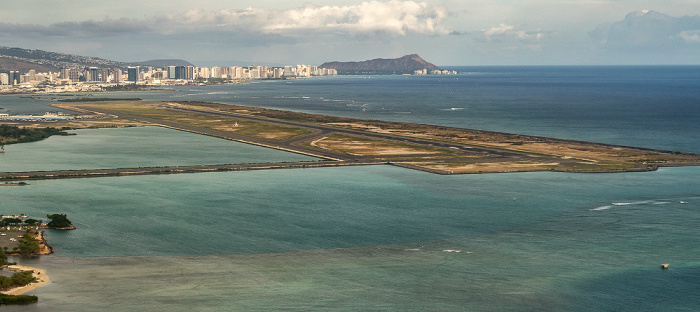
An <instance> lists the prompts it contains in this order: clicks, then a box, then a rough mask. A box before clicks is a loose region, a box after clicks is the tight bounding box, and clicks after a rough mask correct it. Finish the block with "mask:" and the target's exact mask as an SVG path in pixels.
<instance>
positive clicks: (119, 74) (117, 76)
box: [112, 68, 122, 83]
mask: <svg viewBox="0 0 700 312" xmlns="http://www.w3.org/2000/svg"><path fill="white" fill-rule="evenodd" d="M112 76H113V77H114V78H112V81H114V82H115V83H120V82H122V70H121V69H119V68H115V69H114V70H113V71H112Z"/></svg>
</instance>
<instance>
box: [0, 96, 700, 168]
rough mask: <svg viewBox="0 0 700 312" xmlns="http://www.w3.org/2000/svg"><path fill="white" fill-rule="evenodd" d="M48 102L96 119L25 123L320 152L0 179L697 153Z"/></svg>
mask: <svg viewBox="0 0 700 312" xmlns="http://www.w3.org/2000/svg"><path fill="white" fill-rule="evenodd" d="M53 105H54V106H57V107H60V108H63V109H68V110H73V111H76V112H79V113H80V114H87V115H90V116H96V117H94V118H90V119H81V118H76V119H74V120H66V121H52V122H31V123H30V122H19V121H18V122H14V125H19V126H23V127H45V126H47V125H52V126H53V127H57V128H59V127H60V128H63V127H68V128H73V129H76V128H88V127H92V128H94V127H123V126H147V125H150V126H161V127H167V128H172V129H177V130H182V131H188V132H193V133H198V134H203V135H209V136H214V137H219V138H224V139H228V140H234V141H239V142H244V143H248V144H255V145H259V146H264V147H268V148H273V149H279V150H285V151H289V152H294V153H299V154H305V155H310V156H314V157H317V158H321V159H323V160H321V161H316V162H313V161H309V162H301V163H264V164H244V165H209V166H187V167H157V168H123V169H95V170H70V171H42V172H5V173H0V180H4V181H19V180H29V179H56V178H73V177H99V176H111V175H138V174H166V173H168V174H169V173H181V172H208V171H231V170H263V169H276V168H309V167H328V166H357V165H380V164H389V165H394V166H400V167H405V168H410V169H416V170H422V171H426V172H431V173H437V174H465V173H495V172H524V171H562V172H587V173H591V172H628V171H649V170H655V169H657V168H658V167H663V166H697V165H700V155H699V154H692V153H682V152H672V151H662V150H653V149H644V148H634V147H626V146H616V145H607V144H599V143H592V142H583V141H573V140H563V139H554V138H546V137H537V136H525V135H518V134H508V133H500V132H489V131H481V130H472V129H461V128H452V127H443V126H433V125H425V124H411V123H401V122H388V121H379V120H362V119H353V118H344V117H332V116H323V115H315V114H307V113H298V112H290V111H281V110H273V109H265V108H257V107H247V106H238V105H225V104H213V103H202V102H128V101H125V102H90V103H88V102H86V103H61V104H53Z"/></svg>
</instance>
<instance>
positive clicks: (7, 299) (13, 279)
mask: <svg viewBox="0 0 700 312" xmlns="http://www.w3.org/2000/svg"><path fill="white" fill-rule="evenodd" d="M3 255H5V252H4V251H3V250H2V248H0V257H2V256H3ZM5 258H7V256H5ZM33 273H34V272H33V271H25V272H17V273H15V274H12V276H10V277H6V276H2V275H0V290H8V289H10V288H14V287H21V286H26V285H29V284H31V283H36V282H38V281H37V280H36V278H35V277H34V276H33ZM37 301H39V298H38V297H37V296H26V295H20V296H13V295H5V294H0V305H3V304H8V305H9V304H29V303H36V302H37Z"/></svg>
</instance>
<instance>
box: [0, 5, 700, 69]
mask: <svg viewBox="0 0 700 312" xmlns="http://www.w3.org/2000/svg"><path fill="white" fill-rule="evenodd" d="M134 8H139V9H138V10H134ZM0 21H1V22H0V29H2V30H3V31H2V32H0V40H2V42H3V45H5V46H16V47H22V48H27V49H41V50H47V51H57V52H62V53H70V54H79V55H90V56H95V57H100V58H105V59H111V60H115V61H122V62H137V61H145V60H150V59H159V58H173V59H184V60H187V61H190V62H192V63H194V64H197V65H198V66H215V65H218V66H234V65H239V66H240V65H245V64H252V63H258V64H267V65H270V66H277V65H284V64H314V65H319V64H321V63H323V62H327V61H361V60H366V59H373V58H395V57H399V56H402V55H406V54H410V53H417V54H420V55H421V56H423V57H424V58H425V59H427V60H430V61H431V62H433V63H435V64H438V65H440V66H451V65H452V66H459V65H598V64H600V65H610V64H620V65H628V64H642V65H644V64H653V65H656V64H700V4H698V3H697V2H696V1H660V0H641V1H619V0H581V1H554V0H526V1H518V2H517V3H514V2H513V1H506V0H497V1H486V0H477V1H456V0H426V1H399V0H390V1H321V0H317V1H312V2H307V1H297V0H293V1H284V2H282V1H272V0H261V1H247V0H245V1H237V2H236V3H235V4H232V3H231V2H230V1H218V0H203V1H198V2H196V3H195V2H188V1H180V0H175V1H167V2H165V1H151V2H136V1H133V0H125V1H122V2H119V3H114V2H105V3H95V2H88V1H71V2H53V1H52V2H45V1H39V0H28V1H15V2H11V3H8V4H6V5H4V8H3V9H2V10H1V11H0Z"/></svg>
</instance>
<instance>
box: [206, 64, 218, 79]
mask: <svg viewBox="0 0 700 312" xmlns="http://www.w3.org/2000/svg"><path fill="white" fill-rule="evenodd" d="M209 78H221V67H217V66H214V67H212V68H211V72H210V74H209Z"/></svg>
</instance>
